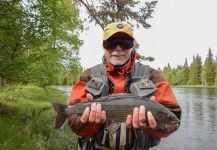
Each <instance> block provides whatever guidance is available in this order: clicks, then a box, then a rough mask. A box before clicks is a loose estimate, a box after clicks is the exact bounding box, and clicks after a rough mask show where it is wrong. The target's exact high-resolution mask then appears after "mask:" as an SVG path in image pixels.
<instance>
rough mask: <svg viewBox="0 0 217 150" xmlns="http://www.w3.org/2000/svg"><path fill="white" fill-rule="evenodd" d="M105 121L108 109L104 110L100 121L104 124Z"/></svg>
mask: <svg viewBox="0 0 217 150" xmlns="http://www.w3.org/2000/svg"><path fill="white" fill-rule="evenodd" d="M105 122H106V111H102V112H101V120H100V123H101V124H103V123H105Z"/></svg>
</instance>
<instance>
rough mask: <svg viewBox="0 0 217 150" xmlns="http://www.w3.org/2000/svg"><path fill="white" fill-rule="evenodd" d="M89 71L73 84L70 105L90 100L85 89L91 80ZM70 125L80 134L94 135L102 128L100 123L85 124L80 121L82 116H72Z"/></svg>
mask: <svg viewBox="0 0 217 150" xmlns="http://www.w3.org/2000/svg"><path fill="white" fill-rule="evenodd" d="M88 73H89V71H88V70H87V71H84V73H83V74H82V75H81V76H80V79H79V80H78V81H77V82H76V83H75V85H74V86H73V88H72V91H71V94H70V97H69V100H68V103H69V104H70V105H73V104H76V103H77V102H84V101H88V99H87V97H86V94H87V91H86V90H85V87H86V84H87V82H88V81H89V80H90V78H89V74H88ZM69 125H70V127H71V129H72V131H73V132H75V133H76V134H77V135H79V136H92V135H94V134H95V133H97V132H98V130H99V128H100V125H99V124H94V123H87V124H85V125H83V124H82V123H81V122H80V116H70V117H69ZM80 127H82V128H80Z"/></svg>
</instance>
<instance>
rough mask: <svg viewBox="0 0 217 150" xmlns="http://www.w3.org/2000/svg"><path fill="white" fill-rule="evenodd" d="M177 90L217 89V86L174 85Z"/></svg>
mask: <svg viewBox="0 0 217 150" xmlns="http://www.w3.org/2000/svg"><path fill="white" fill-rule="evenodd" d="M172 87H175V88H217V86H208V85H172Z"/></svg>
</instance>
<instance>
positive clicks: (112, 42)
mask: <svg viewBox="0 0 217 150" xmlns="http://www.w3.org/2000/svg"><path fill="white" fill-rule="evenodd" d="M118 45H119V46H120V47H121V49H123V50H127V49H130V48H132V47H133V39H130V38H112V39H108V40H106V41H103V47H104V48H105V49H106V50H113V49H115V48H116V47H117V46H118Z"/></svg>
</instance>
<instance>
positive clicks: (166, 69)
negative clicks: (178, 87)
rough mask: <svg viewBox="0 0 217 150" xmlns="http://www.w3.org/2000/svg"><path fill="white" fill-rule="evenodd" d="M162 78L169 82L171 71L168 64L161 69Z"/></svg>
mask: <svg viewBox="0 0 217 150" xmlns="http://www.w3.org/2000/svg"><path fill="white" fill-rule="evenodd" d="M162 74H163V76H164V77H165V79H166V80H167V81H168V82H170V81H171V77H172V69H171V67H170V64H169V63H168V64H167V66H166V67H164V68H163V73H162Z"/></svg>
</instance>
